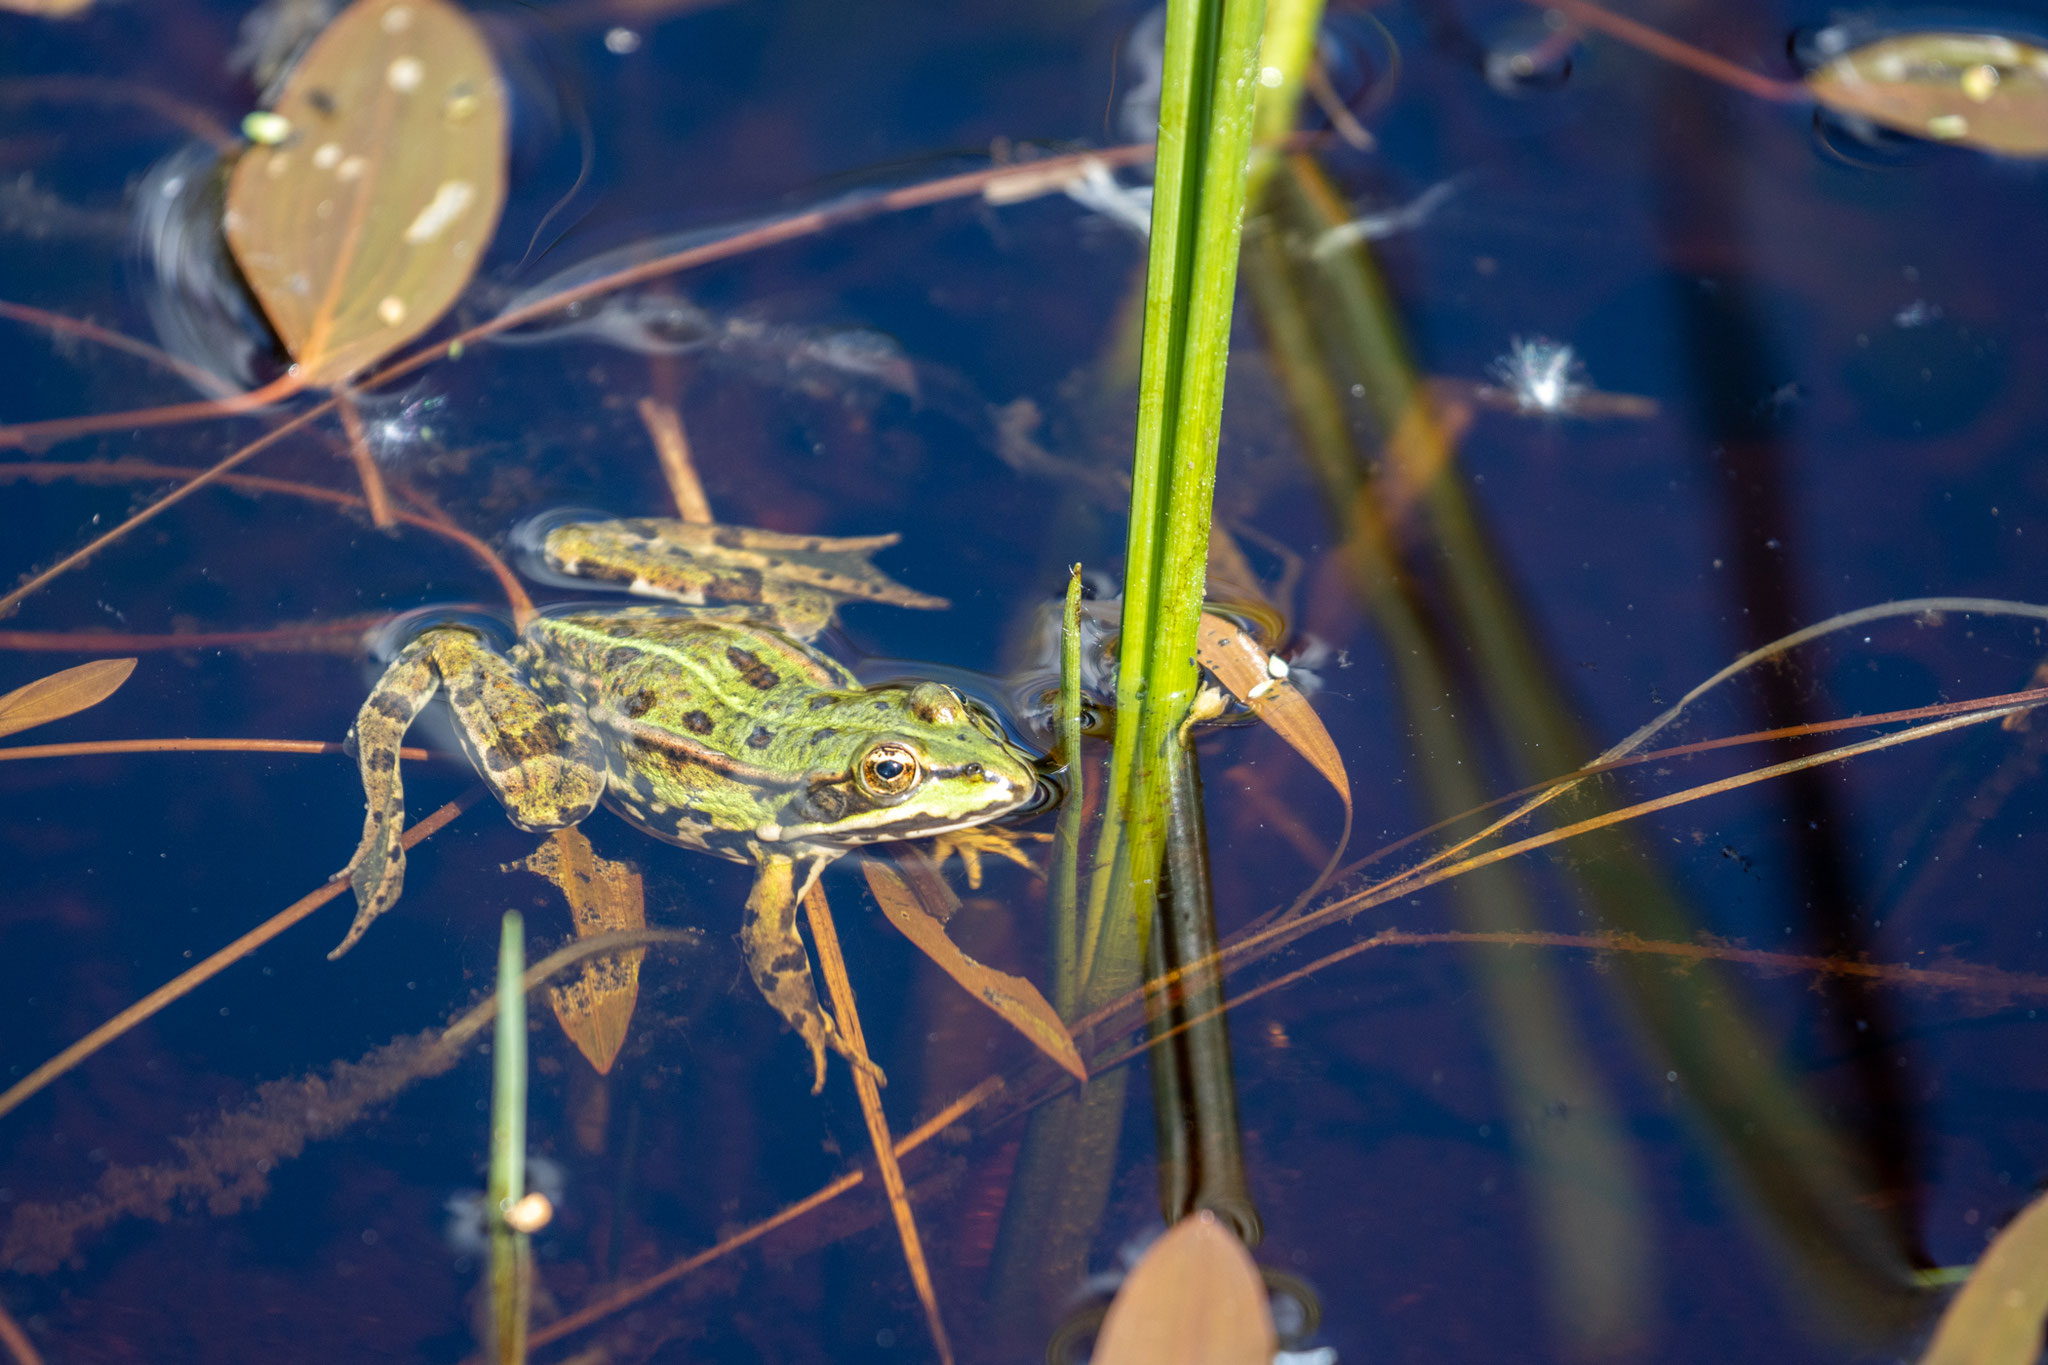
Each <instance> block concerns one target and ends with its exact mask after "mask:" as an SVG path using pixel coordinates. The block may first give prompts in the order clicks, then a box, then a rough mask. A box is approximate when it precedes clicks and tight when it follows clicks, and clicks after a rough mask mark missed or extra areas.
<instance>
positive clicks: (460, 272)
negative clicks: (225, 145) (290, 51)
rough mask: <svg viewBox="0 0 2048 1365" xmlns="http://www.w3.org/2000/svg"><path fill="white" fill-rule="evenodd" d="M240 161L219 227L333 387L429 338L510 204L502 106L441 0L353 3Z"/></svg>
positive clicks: (475, 38) (469, 34) (305, 365)
mask: <svg viewBox="0 0 2048 1365" xmlns="http://www.w3.org/2000/svg"><path fill="white" fill-rule="evenodd" d="M271 114H272V115H274V117H272V118H269V119H266V120H264V121H263V122H261V123H258V124H257V125H256V126H257V127H258V128H259V129H260V130H262V136H263V138H264V141H263V142H262V143H261V144H260V145H256V146H252V147H250V148H249V149H248V150H247V151H246V152H244V153H243V154H242V157H241V159H240V160H239V161H237V162H236V163H235V169H234V174H233V176H232V178H231V179H230V180H229V182H228V193H227V214H226V217H225V219H224V220H223V227H224V228H225V230H226V233H227V240H228V246H229V248H230V249H231V250H232V251H233V252H234V256H235V263H236V264H237V265H238V266H240V267H241V270H242V274H243V275H244V276H245V277H246V278H247V279H248V281H249V287H250V288H251V289H252V290H253V291H254V292H255V294H256V298H257V300H258V301H259V302H260V303H261V304H262V305H263V312H264V315H265V316H266V317H268V318H269V319H270V323H271V325H272V326H273V327H275V328H276V329H277V333H278V335H279V336H280V337H281V338H282V339H283V340H284V343H285V345H286V347H287V348H289V349H290V351H291V353H292V358H293V359H294V360H296V361H297V362H298V369H297V374H298V377H299V379H300V380H301V381H302V382H303V383H305V384H307V385H310V386H313V387H321V388H330V387H333V386H334V385H336V384H339V383H340V382H341V381H343V380H345V379H347V378H348V377H349V376H350V375H353V374H355V373H357V372H358V371H360V370H362V369H364V368H366V367H367V366H369V365H372V364H374V363H375V362H376V361H377V360H379V359H380V358H382V357H383V356H385V355H388V354H390V353H391V352H392V351H393V350H395V349H396V348H398V347H399V346H402V345H404V344H405V343H406V342H408V341H410V340H412V339H413V338H414V337H416V336H418V335H420V333H422V332H424V331H426V330H427V328H429V327H431V326H433V324H434V322H435V320H436V319H437V318H439V317H440V316H441V314H442V313H443V312H445V311H447V309H448V306H449V305H450V304H451V303H453V302H454V301H455V298H456V296H457V295H458V294H460V293H461V292H462V288H463V286H464V285H465V284H467V283H468V282H469V277H470V275H471V274H472V273H474V272H475V270H476V265H477V260H478V258H479V257H480V256H481V255H482V254H483V250H484V248H485V247H486V246H487V245H488V244H489V243H490V240H491V234H492V232H493V231H494V230H495V229H496V227H497V223H498V212H499V210H500V209H501V208H502V207H503V206H504V202H505V158H506V145H505V96H504V91H503V90H502V88H501V87H500V84H499V81H498V70H497V65H496V63H495V62H494V61H493V60H492V58H491V52H490V48H489V47H488V46H487V45H486V44H485V42H484V40H483V36H482V34H480V33H479V32H478V31H477V28H476V26H475V25H474V24H473V23H471V22H470V20H469V18H468V17H467V16H466V15H464V14H463V13H462V11H461V10H459V9H457V8H455V7H454V6H453V5H450V4H447V3H445V0H356V3H355V4H353V5H350V6H349V7H348V8H347V9H345V10H343V11H342V12H341V14H340V15H339V16H337V17H336V18H335V20H334V22H333V23H331V24H329V25H328V26H327V29H326V31H325V32H323V33H322V34H321V35H320V37H319V38H318V39H316V40H315V41H314V43H313V45H312V46H311V47H310V48H308V49H307V50H306V55H305V56H304V57H303V58H301V59H300V61H299V64H298V65H297V66H296V67H294V68H293V70H292V73H291V75H290V77H289V78H288V79H287V81H286V83H285V88H284V93H283V94H281V95H280V96H279V97H278V99H277V102H276V104H275V106H274V107H273V109H272V110H271Z"/></svg>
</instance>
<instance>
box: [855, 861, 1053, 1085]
mask: <svg viewBox="0 0 2048 1365" xmlns="http://www.w3.org/2000/svg"><path fill="white" fill-rule="evenodd" d="M903 869H904V873H906V874H908V875H909V877H910V878H911V879H912V881H915V882H916V883H917V890H916V891H912V889H911V884H910V882H906V881H905V879H904V876H903V875H899V874H898V872H897V871H896V869H895V868H892V867H888V866H886V865H884V864H883V863H880V862H878V861H876V860H875V859H873V858H868V859H865V860H864V861H863V862H862V863H861V870H862V871H863V872H865V873H867V877H868V889H869V890H870V891H872V892H874V893H875V903H876V904H878V905H880V906H881V907H882V913H883V914H885V915H887V916H888V917H889V922H890V923H891V924H893V925H895V926H896V927H897V928H898V929H899V930H901V931H902V933H903V936H904V937H905V938H907V939H909V940H910V941H911V942H912V943H914V944H916V945H917V946H918V948H919V949H920V950H921V951H922V952H923V953H924V955H925V956H926V957H928V958H930V959H931V960H932V961H933V962H936V963H937V964H938V965H939V967H940V969H941V970H943V971H944V972H945V973H946V975H948V976H950V977H952V978H953V979H954V980H955V981H957V982H959V983H960V985H961V986H962V987H963V988H965V990H966V991H967V993H968V994H969V995H971V996H973V997H974V998H975V999H976V1000H979V1001H980V1002H981V1003H982V1004H984V1005H986V1006H988V1007H989V1008H990V1009H992V1010H994V1011H995V1012H996V1013H997V1014H999V1015H1001V1016H1002V1017H1003V1019H1004V1020H1005V1021H1006V1022H1007V1023H1008V1024H1009V1025H1010V1027H1012V1028H1014V1029H1016V1030H1017V1032H1019V1033H1021V1034H1023V1035H1024V1036H1025V1037H1026V1038H1028V1039H1030V1040H1031V1043H1032V1045H1033V1046H1034V1047H1036V1048H1037V1049H1038V1050H1039V1051H1040V1052H1043V1053H1044V1054H1045V1055H1046V1056H1048V1057H1050V1058H1052V1059H1053V1060H1054V1061H1055V1062H1058V1063H1059V1064H1060V1066H1061V1067H1062V1068H1063V1069H1064V1070H1065V1071H1066V1072H1067V1074H1068V1075H1070V1076H1072V1077H1073V1078H1074V1079H1075V1080H1077V1081H1085V1080H1087V1079H1088V1067H1087V1064H1086V1063H1084V1062H1083V1061H1082V1060H1081V1054H1080V1052H1079V1051H1077V1050H1076V1049H1075V1047H1074V1038H1073V1035H1072V1034H1070V1033H1068V1032H1067V1026H1066V1025H1065V1024H1064V1023H1062V1022H1060V1016H1059V1011H1057V1010H1055V1009H1054V1008H1053V1007H1052V1005H1051V1003H1050V1002H1048V1001H1047V1000H1046V998H1045V997H1044V996H1043V995H1041V994H1039V991H1038V987H1036V986H1034V985H1032V984H1031V983H1030V982H1029V981H1026V980H1025V979H1024V978H1023V977H1021V976H1012V975H1010V974H1009V973H1008V972H999V971H997V970H996V969H995V968H993V967H990V966H986V965H984V964H982V963H980V962H976V961H975V960H974V959H973V958H971V957H969V956H967V954H965V953H963V952H961V951H960V949H959V948H958V947H956V946H955V945H954V943H953V940H952V939H950V938H947V937H946V930H945V928H944V925H943V918H951V913H952V911H953V909H955V908H957V907H956V905H955V904H954V903H953V893H952V891H951V889H950V888H948V887H947V886H946V883H945V881H944V879H943V878H941V877H940V876H939V875H938V873H937V872H936V871H935V870H934V869H933V868H932V865H931V863H930V862H929V861H927V860H926V859H925V857H924V855H923V854H921V853H911V854H907V855H905V857H904V860H903ZM932 902H937V904H936V905H932V904H931V903H932ZM928 905H931V908H927V906H928ZM941 911H942V912H944V913H943V917H941V915H939V914H938V913H935V912H941Z"/></svg>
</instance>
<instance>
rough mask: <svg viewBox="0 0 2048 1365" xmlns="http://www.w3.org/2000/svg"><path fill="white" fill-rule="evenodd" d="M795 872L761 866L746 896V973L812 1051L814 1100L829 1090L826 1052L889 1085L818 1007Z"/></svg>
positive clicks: (784, 861) (780, 863)
mask: <svg viewBox="0 0 2048 1365" xmlns="http://www.w3.org/2000/svg"><path fill="white" fill-rule="evenodd" d="M795 873H796V867H795V864H794V863H793V862H792V861H791V860H790V859H788V858H769V859H766V860H764V861H763V862H762V864H761V870H760V874H759V875H758V876H757V877H755V879H754V889H753V891H752V892H751V893H750V894H749V895H748V896H747V913H746V919H745V921H744V922H743V923H742V924H741V926H740V941H741V943H742V944H743V945H744V947H745V948H746V953H747V968H748V970H749V971H751V972H752V973H753V976H754V984H755V985H756V986H758V987H759V988H760V991H761V994H762V995H764V996H766V997H767V998H768V1003H769V1004H771V1005H773V1006H775V1009H776V1011H777V1013H779V1014H781V1015H782V1017H783V1018H784V1019H786V1020H788V1021H789V1026H790V1027H791V1028H793V1029H795V1030H796V1031H797V1033H798V1035H799V1036H801V1037H802V1038H803V1040H804V1043H805V1045H806V1046H808V1047H809V1048H810V1050H811V1066H812V1071H813V1079H812V1082H811V1093H812V1094H813V1095H815V1094H818V1093H819V1092H820V1091H822V1090H823V1089H824V1088H825V1049H826V1048H828V1047H829V1048H831V1049H832V1050H833V1051H834V1052H837V1053H838V1054H839V1055H840V1056H842V1057H844V1058H846V1060H847V1062H848V1064H850V1065H852V1066H854V1067H856V1068H858V1069H859V1070H862V1071H865V1072H867V1073H868V1074H869V1075H870V1076H873V1077H874V1078H875V1083H876V1084H877V1085H887V1084H888V1083H889V1078H888V1077H887V1076H886V1075H884V1074H883V1073H882V1068H880V1067H879V1066H876V1065H875V1064H874V1063H873V1062H872V1061H870V1060H869V1059H868V1058H866V1057H864V1056H861V1055H860V1054H858V1053H856V1052H855V1051H854V1050H853V1047H852V1045H851V1044H849V1043H848V1042H847V1041H846V1037H845V1035H844V1034H842V1033H840V1031H839V1025H838V1024H837V1023H835V1022H834V1021H833V1018H832V1016H831V1015H829V1014H827V1013H825V1008H824V1006H823V1005H820V1004H819V1003H818V990H817V987H816V986H815V985H813V984H812V982H811V958H810V954H809V953H807V952H806V951H805V950H804V941H803V938H802V936H801V935H799V934H798V933H797V927H796V907H797V895H796V884H795Z"/></svg>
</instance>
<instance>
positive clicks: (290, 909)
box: [0, 786, 484, 1116]
mask: <svg viewBox="0 0 2048 1365" xmlns="http://www.w3.org/2000/svg"><path fill="white" fill-rule="evenodd" d="M483 793H484V789H483V788H482V787H481V786H477V787H472V788H471V789H470V790H469V791H467V792H464V793H463V794H462V795H461V796H458V797H456V798H455V799H454V800H453V801H450V802H449V803H448V804H447V805H445V806H443V807H441V809H439V810H437V811H435V812H434V813H433V814H432V815H429V816H428V817H427V818H426V819H424V820H422V821H420V822H419V823H418V824H416V825H414V826H413V827H412V828H411V829H409V830H407V831H406V832H405V837H404V840H403V842H404V844H405V846H406V847H407V848H411V847H413V846H414V845H415V844H418V843H419V842H420V841H421V840H423V839H426V838H428V837H429V836H431V835H433V834H434V833H435V832H437V831H438V830H440V829H441V828H442V827H443V826H444V825H446V824H447V823H448V822H449V821H450V820H453V819H454V818H455V817H456V816H458V815H460V814H462V812H464V811H466V810H468V809H469V808H470V807H471V806H473V805H475V804H476V803H477V801H478V799H479V798H481V797H482V796H483ZM346 890H348V878H346V877H343V876H339V875H337V876H336V877H335V878H334V880H332V881H330V882H328V883H326V884H325V885H323V886H322V887H320V889H319V890H317V891H313V892H311V893H309V894H307V895H304V896H301V897H299V899H297V900H295V901H293V902H292V903H291V904H290V905H288V906H286V907H285V908H284V909H282V910H280V911H278V912H277V913H276V914H275V915H272V916H271V917H270V918H269V919H267V920H265V921H263V923H261V924H259V925H257V926H256V927H255V928H254V929H251V930H250V931H249V932H248V933H246V934H244V935H242V936H241V937H240V938H238V939H236V940H235V941H234V942H233V943H230V944H229V945H228V946H227V947H225V948H222V949H221V950H220V951H219V952H216V953H214V954H213V955H212V956H210V957H208V958H207V959H206V960H205V961H203V962H198V963H195V964H193V965H192V967H191V968H189V969H188V970H186V971H183V972H180V973H179V974H178V975H177V976H175V977H173V978H171V979H170V980H169V981H167V982H165V983H164V984H163V985H161V986H159V987H157V988H156V989H155V990H153V991H151V992H150V993H149V994H148V995H145V996H143V997H142V998H141V999H140V1000H138V1001H136V1002H135V1003H134V1004H132V1005H130V1006H129V1007H128V1008H127V1009H125V1010H122V1011H121V1012H120V1013H119V1014H117V1015H115V1016H114V1017H113V1018H111V1019H109V1020H107V1021H106V1022H105V1023H104V1024H101V1025H100V1026H99V1027H98V1028H96V1029H94V1030H93V1031H92V1032H90V1033H88V1034H86V1035H85V1036H84V1037H83V1038H80V1039H79V1040H78V1041H77V1042H75V1043H73V1044H72V1045H71V1046H70V1047H67V1048H65V1049H64V1050H63V1051H62V1052H60V1053H58V1054H57V1055H56V1056H54V1057H52V1058H50V1060H49V1061H47V1062H44V1063H43V1064H42V1065H41V1066H39V1067H37V1068H36V1069H35V1070H34V1071H31V1072H29V1073H28V1075H26V1076H23V1077H22V1078H21V1079H20V1080H18V1081H16V1082H15V1083H14V1084H13V1085H11V1086H9V1087H8V1088H7V1090H6V1091H5V1093H0V1116H5V1115H7V1114H10V1113H12V1112H13V1111H14V1110H15V1109H17V1108H19V1107H20V1106H21V1104H22V1103H23V1102H24V1101H26V1100H27V1099H29V1098H30V1097H31V1096H33V1095H35V1094H36V1093H37V1092H38V1091H40V1090H41V1089H43V1087H44V1086H47V1085H48V1084H49V1083H50V1082H51V1081H54V1080H56V1079H57V1078H58V1077H59V1076H61V1075H63V1074H64V1073H65V1072H67V1071H69V1070H71V1069H72V1068H73V1067H75V1066H77V1065H78V1064H79V1063H80V1062H82V1061H84V1060H85V1059H86V1058H88V1057H90V1056H92V1055H93V1054H94V1053H95V1052H98V1051H99V1050H100V1049H101V1048H103V1047H105V1046H106V1045H107V1044H108V1043H111V1042H113V1041H114V1040H115V1039H116V1038H119V1037H120V1036H121V1035H122V1034H124V1033H126V1032H127V1031H128V1030H129V1029H131V1028H134V1027H135V1026H136V1025H137V1024H139V1023H141V1022H142V1021H143V1020H145V1019H147V1018H149V1017H150V1016H151V1015H153V1014H155V1013H157V1012H158V1011H159V1010H161V1009H163V1007H164V1006H166V1005H168V1004H170V1003H171V1002H172V1001H174V1000H177V999H179V998H180V997H182V996H184V995H186V994H188V993H190V992H191V990H192V988H193V987H195V986H197V985H199V984H200V983H201V982H204V981H207V980H210V979H211V978H213V977H215V976H218V975H219V974H220V973H221V972H222V971H224V970H225V969H227V968H228V967H231V966H233V965H234V964H235V963H237V962H239V961H241V960H242V959H243V958H245V957H247V956H248V955H249V954H251V953H253V952H255V951H256V950H257V949H258V948H261V947H262V946H263V945H264V944H266V943H268V942H270V940H272V939H274V938H276V937H277V936H278V935H279V934H281V933H283V932H284V931H285V930H287V929H289V928H291V927H292V926H293V925H294V924H297V923H298V922H299V921H300V920H302V919H305V918H306V917H307V916H309V915H311V914H312V913H313V912H314V911H315V910H318V909H319V908H320V907H321V906H323V905H325V904H327V902H329V901H331V900H333V899H334V898H335V897H336V896H339V895H340V894H341V893H342V892H344V891H346Z"/></svg>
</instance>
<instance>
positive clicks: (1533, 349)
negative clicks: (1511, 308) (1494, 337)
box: [1488, 336, 1589, 417]
mask: <svg viewBox="0 0 2048 1365" xmlns="http://www.w3.org/2000/svg"><path fill="white" fill-rule="evenodd" d="M1488 372H1489V373H1491V374H1492V375H1493V377H1494V378H1496V379H1498V380H1499V381H1500V382H1501V383H1502V385H1504V386H1505V387H1506V389H1507V391H1508V394H1509V396H1510V397H1512V398H1513V399H1514V402H1515V407H1516V408H1517V409H1518V410H1520V411H1522V412H1528V413H1541V414H1543V415H1544V416H1546V417H1561V416H1564V415H1566V414H1568V413H1570V412H1572V411H1573V410H1575V409H1576V408H1577V407H1578V403H1579V399H1580V397H1581V396H1582V395H1583V394H1584V393H1585V392H1586V390H1587V388H1588V387H1589V386H1588V385H1587V384H1586V382H1585V373H1586V367H1585V365H1584V364H1583V363H1582V362H1581V361H1580V360H1579V354H1578V352H1577V351H1574V350H1573V349H1572V348H1571V346H1570V345H1569V344H1568V343H1566V342H1562V341H1552V340H1551V339H1550V338H1549V337H1543V336H1539V337H1531V338H1530V339H1529V340H1527V341H1524V340H1522V338H1520V337H1516V338H1514V339H1513V340H1512V341H1510V342H1509V343H1508V353H1507V354H1506V355H1504V356H1501V357H1500V358H1499V359H1497V360H1495V361H1494V362H1493V364H1492V365H1491V366H1490V367H1489V371H1488Z"/></svg>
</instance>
